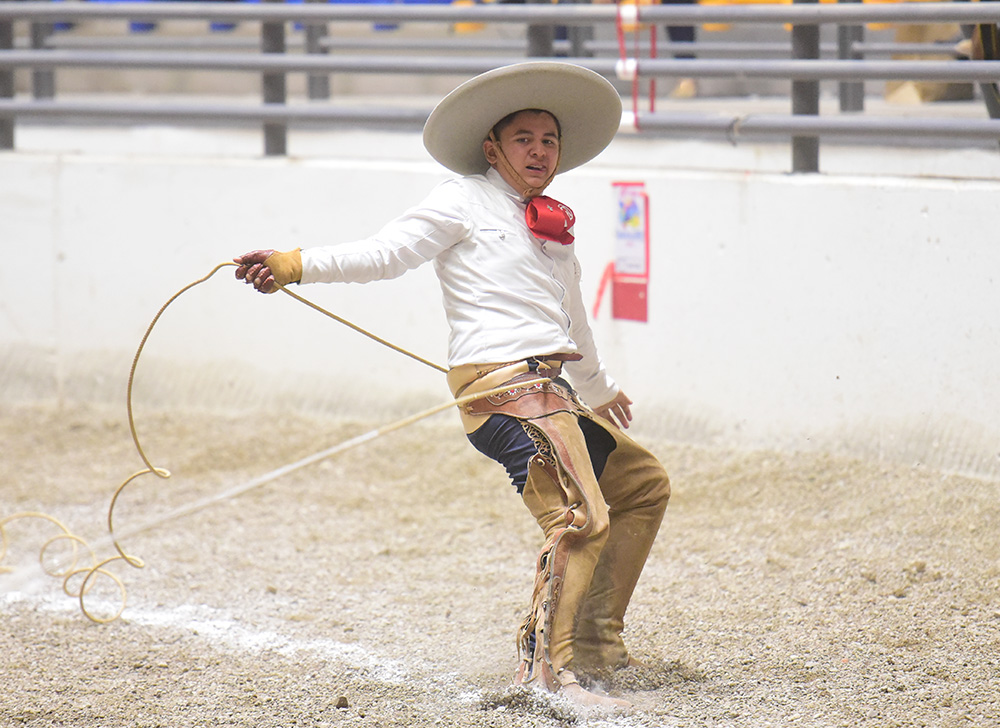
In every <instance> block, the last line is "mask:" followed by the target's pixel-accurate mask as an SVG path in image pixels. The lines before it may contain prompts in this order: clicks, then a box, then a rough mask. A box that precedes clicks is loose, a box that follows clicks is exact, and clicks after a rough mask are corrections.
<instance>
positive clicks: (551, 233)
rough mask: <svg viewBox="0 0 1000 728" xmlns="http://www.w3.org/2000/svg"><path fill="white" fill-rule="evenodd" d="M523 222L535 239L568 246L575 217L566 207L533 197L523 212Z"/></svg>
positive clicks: (552, 201) (555, 202)
mask: <svg viewBox="0 0 1000 728" xmlns="http://www.w3.org/2000/svg"><path fill="white" fill-rule="evenodd" d="M524 220H525V222H527V223H528V229H529V230H530V231H531V232H532V233H534V235H535V237H536V238H541V239H542V240H551V241H552V242H554V243H562V244H563V245H569V244H571V243H572V242H573V239H574V238H573V223H575V222H576V215H574V214H573V211H572V210H571V209H569V207H567V206H566V205H564V204H563V203H561V202H558V201H556V200H553V199H552V198H551V197H544V196H539V197H533V198H531V200H530V201H529V202H528V207H527V208H525V210H524Z"/></svg>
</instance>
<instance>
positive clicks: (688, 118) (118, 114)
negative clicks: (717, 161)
mask: <svg viewBox="0 0 1000 728" xmlns="http://www.w3.org/2000/svg"><path fill="white" fill-rule="evenodd" d="M429 113H430V110H429V109H416V108H412V109H405V108H383V107H343V106H332V105H314V104H310V105H308V106H295V105H293V106H285V105H278V104H273V105H271V104H266V105H258V106H248V105H237V104H137V103H130V102H106V101H34V100H18V99H15V100H3V99H0V118H13V117H17V118H20V119H39V118H43V119H61V120H74V121H81V120H91V121H96V120H102V121H112V122H114V121H120V122H122V123H137V122H160V121H162V122H186V123H192V122H217V123H241V122H242V123H252V122H288V123H295V122H300V123H313V124H330V125H333V126H339V125H345V126H351V125H359V124H362V125H366V126H372V125H379V126H388V127H399V128H404V129H413V130H416V129H420V128H421V127H422V126H423V124H424V121H425V120H426V119H427V116H428V114H429ZM638 121H639V123H638V127H639V128H640V129H642V130H643V131H656V132H661V133H666V134H691V133H714V134H721V135H725V136H726V137H727V138H729V139H730V140H737V139H740V138H751V137H760V136H768V137H775V136H781V137H791V136H816V137H824V138H854V137H878V138H890V139H891V138H902V137H913V138H916V137H921V138H939V139H940V138H947V139H951V140H955V139H967V140H977V141H996V140H1000V120H990V119H983V120H978V119H911V118H886V117H878V118H871V117H858V116H827V117H824V116H786V115H777V114H749V115H746V116H719V115H711V114H700V113H684V114H669V113H662V112H657V113H640V114H639V115H638Z"/></svg>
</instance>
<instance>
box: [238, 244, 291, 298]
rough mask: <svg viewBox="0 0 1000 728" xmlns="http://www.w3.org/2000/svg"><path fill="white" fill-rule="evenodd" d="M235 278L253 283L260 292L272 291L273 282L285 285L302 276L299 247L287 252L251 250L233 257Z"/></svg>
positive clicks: (274, 289) (274, 287)
mask: <svg viewBox="0 0 1000 728" xmlns="http://www.w3.org/2000/svg"><path fill="white" fill-rule="evenodd" d="M233 262H234V263H236V266H237V268H236V278H237V280H242V281H245V282H246V283H248V284H251V285H253V287H254V288H256V289H257V290H258V291H260V292H261V293H274V292H275V291H276V290H278V287H277V286H276V285H275V283H280V284H281V285H282V286H287V285H288V284H289V283H296V282H298V281H299V280H301V278H302V256H301V254H300V251H299V248H296V249H295V250H292V251H290V252H288V253H278V252H275V251H274V250H251V251H250V252H249V253H244V254H243V255H239V256H237V257H235V258H233Z"/></svg>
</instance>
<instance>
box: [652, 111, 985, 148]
mask: <svg viewBox="0 0 1000 728" xmlns="http://www.w3.org/2000/svg"><path fill="white" fill-rule="evenodd" d="M638 128H639V129H642V130H643V131H657V132H663V133H673V134H691V133H706V132H710V133H716V134H722V135H725V136H726V137H727V138H729V139H731V140H736V139H740V138H751V137H776V136H777V137H792V136H806V137H823V138H831V139H836V138H841V139H845V138H852V139H854V138H859V137H864V138H891V139H892V138H895V139H898V138H903V137H907V138H917V137H919V138H935V139H952V140H954V139H966V140H977V141H998V140H1000V119H912V118H895V117H893V118H888V117H861V116H784V115H779V114H748V115H746V116H717V115H709V114H696V113H690V114H668V113H661V112H657V113H640V114H639V115H638Z"/></svg>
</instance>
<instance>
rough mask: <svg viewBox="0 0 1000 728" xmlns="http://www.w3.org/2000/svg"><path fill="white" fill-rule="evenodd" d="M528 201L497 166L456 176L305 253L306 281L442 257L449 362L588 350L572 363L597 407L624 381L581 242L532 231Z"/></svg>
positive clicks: (383, 271) (370, 277) (380, 272)
mask: <svg viewBox="0 0 1000 728" xmlns="http://www.w3.org/2000/svg"><path fill="white" fill-rule="evenodd" d="M525 205H526V203H525V201H523V200H522V199H521V198H520V197H519V195H518V194H517V193H516V192H515V191H514V190H513V189H512V188H511V187H510V186H509V185H508V184H507V183H506V182H505V181H504V180H503V178H502V177H501V176H500V175H499V174H498V173H497V172H496V171H495V170H493V169H490V170H488V171H487V173H486V174H485V175H472V176H469V177H461V178H457V179H451V180H448V181H446V182H443V183H441V184H440V185H438V186H437V187H435V188H434V189H433V190H432V191H431V193H430V194H429V195H428V196H427V197H426V198H425V199H424V201H423V202H421V203H420V204H419V205H417V206H416V207H413V208H411V209H409V210H407V211H406V212H405V213H403V215H401V216H400V217H398V218H396V219H395V220H393V221H392V222H390V223H388V224H387V225H385V226H384V227H383V228H382V229H381V230H380V231H379V232H377V233H376V234H375V235H373V236H372V237H370V238H366V239H364V240H358V241H355V242H352V243H345V244H341V245H331V246H323V247H318V248H307V249H305V250H303V251H302V283H316V282H326V283H332V282H353V283H366V282H368V281H374V280H384V279H388V278H397V277H399V276H401V275H402V274H403V273H405V272H406V271H408V270H411V269H413V268H416V267H417V266H419V265H422V264H424V263H426V262H428V261H433V263H434V270H435V272H436V273H437V277H438V280H439V281H440V283H441V291H442V294H443V297H444V309H445V314H446V316H447V319H448V324H449V326H450V327H451V334H450V337H449V341H448V365H449V366H451V367H456V366H459V365H461V364H493V363H500V362H510V361H517V360H520V359H525V358H528V357H531V356H540V355H544V354H555V353H576V352H578V353H580V354H582V355H583V359H582V360H580V361H578V362H567V363H566V365H565V367H564V369H565V371H566V373H567V374H568V375H569V377H570V380H571V381H572V383H573V386H574V387H575V388H576V390H577V392H578V393H579V394H580V396H581V397H582V398H583V400H584V401H585V402H587V403H588V404H589V405H591V406H592V407H598V406H600V405H603V404H605V403H607V402H609V401H610V400H612V399H613V398H614V397H615V395H616V394H617V393H618V386H617V385H616V384H615V382H614V381H613V380H612V379H611V377H610V376H608V374H607V372H606V371H605V368H604V365H603V363H602V362H601V359H600V357H599V356H598V353H597V348H596V346H595V344H594V339H593V334H592V332H591V329H590V325H589V324H588V323H587V312H586V307H585V306H584V303H583V297H582V295H581V293H580V264H579V262H578V261H577V258H576V254H575V253H574V251H573V245H561V244H560V243H555V242H548V241H542V240H539V239H538V238H536V237H535V236H534V235H532V234H531V232H530V231H529V230H528V226H527V224H526V223H525V220H524V210H525Z"/></svg>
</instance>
